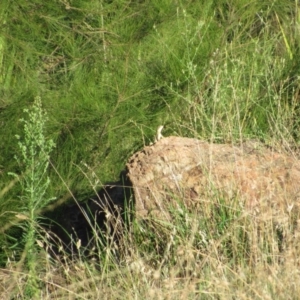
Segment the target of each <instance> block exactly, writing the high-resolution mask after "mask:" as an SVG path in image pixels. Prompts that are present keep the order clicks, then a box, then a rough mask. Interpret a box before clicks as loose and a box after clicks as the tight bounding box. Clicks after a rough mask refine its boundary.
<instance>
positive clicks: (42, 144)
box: [11, 97, 54, 297]
mask: <svg viewBox="0 0 300 300" xmlns="http://www.w3.org/2000/svg"><path fill="white" fill-rule="evenodd" d="M24 112H25V113H27V115H28V118H27V119H21V120H20V121H21V122H22V123H23V124H24V137H21V136H19V135H17V136H16V137H17V139H18V146H19V149H20V156H16V157H15V158H16V160H17V162H18V164H19V165H20V166H21V167H23V168H24V172H23V174H22V175H17V174H15V173H11V174H12V175H13V176H15V177H17V178H18V180H19V182H20V184H21V187H22V195H21V196H20V209H21V212H20V213H18V214H17V215H16V217H17V218H21V219H24V221H25V225H23V226H22V229H23V230H24V234H23V238H24V240H23V242H24V243H25V248H24V252H23V256H22V259H21V263H22V262H23V261H25V264H26V266H27V267H28V270H29V276H28V282H27V289H26V293H28V294H29V295H30V296H31V297H34V296H37V291H38V289H37V287H38V286H37V276H36V267H37V264H36V255H37V223H38V217H39V216H38V211H39V210H40V209H42V208H44V207H45V206H46V205H47V204H48V203H49V202H51V201H52V200H53V198H47V197H46V191H47V188H48V186H49V184H50V179H49V177H48V175H47V168H48V165H49V154H50V152H51V150H52V149H53V147H54V142H53V141H52V140H51V139H49V140H47V139H46V138H45V135H44V129H45V122H46V120H47V117H46V113H45V112H43V109H42V104H41V99H40V97H36V98H35V101H34V103H33V106H32V108H31V109H30V110H29V109H24Z"/></svg>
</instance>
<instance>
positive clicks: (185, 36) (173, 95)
mask: <svg viewBox="0 0 300 300" xmlns="http://www.w3.org/2000/svg"><path fill="white" fill-rule="evenodd" d="M299 30H300V10H299V5H298V1H296V0H291V1H287V0H270V1H258V0H255V1H250V2H249V1H245V0H221V1H213V0H208V1H203V0H199V1H170V0H159V1H158V0H153V1H149V0H144V1H126V0H124V1H120V0H116V1H98V0H90V1H85V0H70V1H67V0H62V1H56V0H51V1H40V0H33V1H26V0H19V1H17V2H12V1H9V0H1V4H0V153H1V155H0V178H1V180H0V216H1V217H0V244H1V248H0V249H1V250H0V263H1V265H2V266H6V269H5V271H3V274H4V275H6V274H8V275H7V276H8V277H9V276H11V275H12V274H13V275H14V277H15V279H16V280H15V281H14V282H18V284H17V285H16V284H15V283H14V284H13V285H12V284H11V282H10V284H9V286H8V287H6V288H5V290H6V293H11V295H15V296H16V295H17V294H18V295H19V297H23V298H26V297H29V296H28V295H30V294H28V293H29V292H28V285H27V287H26V284H25V283H26V282H29V283H30V284H32V287H33V288H32V289H31V290H30V288H29V291H30V292H31V293H33V294H31V296H30V297H37V298H43V299H44V298H45V299H47V297H48V298H51V299H53V297H57V298H58V299H64V298H66V295H67V294H68V293H69V294H72V295H73V296H74V297H75V298H76V299H77V298H78V299H97V298H102V297H103V295H105V296H104V297H107V298H112V299H119V298H122V299H123V298H124V299H130V298H141V299H142V298H147V299H152V298H167V297H169V298H170V299H176V298H186V299H188V298H191V299H193V298H195V297H199V298H201V299H202V298H203V299H206V298H207V299H229V298H234V297H235V298H245V299H246V298H247V299H250V298H251V299H272V298H274V297H276V298H277V299H289V297H290V299H296V298H297V297H298V295H299V294H300V291H299V288H298V286H297V282H299V275H298V271H297V266H296V264H295V257H296V256H297V253H296V249H297V247H298V246H299V245H297V242H296V241H297V239H294V237H297V232H296V231H297V230H296V229H295V228H296V227H297V226H296V223H297V216H293V217H292V216H291V218H290V219H288V220H287V221H286V222H287V223H286V224H287V225H286V227H284V228H281V229H280V228H279V229H278V228H277V229H276V230H274V227H273V223H272V220H270V221H265V222H261V223H258V221H257V220H255V219H251V218H249V217H247V216H244V215H243V214H240V213H238V211H239V210H238V209H237V207H235V206H234V205H232V207H226V208H224V203H223V200H222V201H221V199H214V200H213V201H212V202H213V203H214V204H215V206H216V207H221V208H219V209H214V208H211V207H208V206H207V207H206V206H205V207H204V208H203V214H202V215H203V220H204V221H203V220H201V221H200V220H198V218H199V217H198V216H197V214H196V213H191V212H185V211H184V212H181V213H180V214H179V213H178V212H174V214H175V216H174V224H171V225H170V226H167V228H163V227H162V228H160V227H159V228H157V227H151V226H150V225H147V226H146V225H145V224H134V225H135V226H134V230H133V232H130V233H128V236H127V235H126V237H124V248H125V249H126V248H128V245H130V248H131V250H130V251H128V253H127V254H128V255H125V256H126V257H127V258H126V259H124V262H123V261H122V263H120V264H118V263H116V262H115V261H114V258H113V257H112V256H110V255H108V254H107V255H106V256H105V257H104V258H101V260H104V263H103V265H104V266H105V267H103V268H102V269H101V270H100V271H99V270H98V269H97V268H96V269H93V267H92V266H91V265H90V264H88V263H86V262H84V261H83V260H82V261H81V260H80V262H78V263H71V262H70V263H69V264H67V263H66V264H65V265H61V266H60V268H58V269H57V268H55V267H54V266H53V265H51V264H50V263H49V261H48V260H47V258H45V259H42V258H41V257H42V255H40V253H39V255H38V256H39V258H40V259H41V262H38V266H39V270H37V266H36V265H35V263H34V264H31V263H32V262H33V260H32V259H31V258H29V257H27V258H26V260H25V261H26V263H24V264H21V263H20V261H22V253H23V254H24V253H25V255H28V253H29V252H28V251H25V252H24V251H23V249H22V245H21V244H22V243H20V239H19V238H18V236H19V235H20V234H22V236H23V237H24V239H23V242H24V243H25V246H26V245H27V246H26V247H29V248H31V249H33V250H32V251H33V252H35V251H41V250H40V249H39V248H38V247H37V246H38V245H36V243H34V244H33V242H35V239H36V238H37V236H36V234H37V231H36V229H37V227H36V226H38V222H37V220H38V217H39V213H38V212H39V210H43V209H45V207H46V205H47V204H48V203H49V201H48V200H46V199H52V197H53V196H56V197H57V198H58V201H59V200H61V199H64V198H66V195H67V194H69V193H70V191H72V192H76V193H78V195H80V194H81V193H82V194H83V193H85V192H87V191H90V190H92V189H94V188H95V187H101V185H102V184H103V183H105V182H107V181H109V180H115V179H116V178H117V177H118V174H119V172H120V171H121V170H122V169H123V168H124V165H125V162H126V160H127V159H128V157H129V156H130V155H131V154H132V153H133V152H135V151H136V150H138V149H140V148H141V147H143V145H144V144H149V143H150V141H151V140H152V139H153V136H154V134H155V131H156V128H157V126H158V125H161V124H164V125H165V131H164V135H166V136H168V135H180V136H188V137H196V138H200V139H206V140H210V141H212V142H236V141H240V140H244V139H249V138H251V139H252V138H255V139H260V140H261V141H263V142H265V143H266V144H277V145H278V144H280V145H284V146H285V147H288V148H291V149H295V147H296V146H297V145H298V143H299V141H300V135H299V120H300V118H299V117H300V111H299V70H300V61H299V57H300V55H299V54H300V53H299V41H300V31H299ZM38 95H40V97H41V101H42V108H43V109H44V111H46V112H47V115H48V117H49V119H48V120H47V122H45V123H44V120H42V119H40V121H37V120H36V121H34V120H32V119H30V120H28V121H27V122H31V121H33V123H25V124H32V125H33V127H32V128H33V129H36V130H38V129H39V128H40V129H42V128H43V129H42V131H43V134H42V139H43V144H42V145H39V151H40V152H39V153H40V154H41V157H38V159H37V162H38V163H40V164H41V165H40V167H41V169H36V168H37V165H36V164H35V163H33V164H32V163H30V162H29V161H28V159H31V158H30V156H26V155H28V154H26V155H25V156H24V154H23V153H24V152H22V151H21V156H22V159H21V160H19V161H17V160H15V159H14V157H15V156H16V155H17V156H18V155H19V153H20V147H19V145H20V144H19V143H18V140H17V139H16V138H15V136H16V135H19V136H20V137H21V140H20V141H23V142H26V138H28V132H26V130H25V131H24V126H23V125H24V122H20V119H22V118H24V119H25V120H26V116H25V115H24V109H28V111H31V109H32V107H36V106H34V105H36V104H34V103H35V102H34V101H35V100H34V99H36V96H38ZM39 125H42V127H39ZM23 136H24V140H22V139H23ZM51 140H53V142H54V143H55V145H56V147H55V148H53V149H52V151H51V152H50V150H51V143H50V144H47V143H48V142H47V141H51ZM23 145H24V144H23ZM47 145H48V146H47ZM42 147H45V149H44V150H43V148H42ZM48 155H49V156H50V161H51V164H50V166H49V168H48V169H47V168H46V166H47V165H48V162H49V160H48ZM24 159H25V160H24ZM30 167H32V168H33V169H32V170H31V171H32V172H31V174H32V177H30V179H28V181H26V179H25V178H27V176H29V175H28V174H29V173H28V174H27V172H30V171H28V170H29V169H28V168H30ZM9 173H14V174H17V177H18V178H19V179H20V180H16V178H14V177H12V176H11V175H9ZM91 173H92V174H94V175H95V177H93V180H94V179H95V180H94V181H91V180H90V178H91V176H90V174H91ZM43 176H44V177H43ZM41 177H43V178H44V179H45V181H42V182H37V180H38V178H41ZM22 178H24V179H22ZM28 178H29V177H28ZM46 178H48V179H47V180H46ZM22 180H25V181H22ZM20 182H21V183H22V182H23V184H19V183H20ZM24 184H25V185H24ZM27 184H29V185H27ZM29 190H31V191H36V192H34V193H33V194H32V195H31V196H30V195H29V193H28V191H29ZM37 194H38V195H37ZM22 199H23V200H24V201H23V200H22ZM78 200H81V199H78ZM21 201H23V202H22V205H20V202H21ZM206 205H208V204H206ZM31 213H32V214H31ZM182 213H183V215H182ZM29 215H30V218H29V220H28V219H27V217H26V220H20V218H19V219H18V218H16V216H19V217H20V216H23V217H24V216H29ZM23 222H25V223H23ZM24 224H25V225H24ZM13 225H17V226H13ZM31 226H33V227H31ZM144 226H145V227H144ZM20 227H22V233H20V231H19V230H20ZM30 232H31V233H30ZM258 232H259V233H260V235H259V237H255V234H257V233H258ZM283 240H284V242H283ZM28 243H31V244H28ZM282 243H283V244H282ZM23 246H24V245H23ZM126 246H127V247H126ZM26 247H25V248H26ZM282 247H285V249H287V250H288V251H287V254H286V255H285V256H284V257H280V255H281V254H280V251H279V250H278V248H282ZM30 261H31V263H30ZM4 275H3V278H4V277H5V276H4ZM24 278H25V279H24ZM28 278H31V280H32V281H30V280H29V281H28V280H27V279H28ZM3 280H4V279H3ZM3 282H4V281H3ZM79 283H83V284H79ZM37 285H39V287H42V288H41V290H40V291H37V289H36V288H37ZM34 288H35V289H34ZM53 289H54V290H55V293H54V294H55V296H53V295H54V294H52V295H51V293H52V292H53ZM287 290H289V295H287V294H286V293H285V291H287ZM0 293H2V291H0ZM37 293H40V294H39V296H37ZM11 295H10V294H9V296H7V298H9V297H10V296H11Z"/></svg>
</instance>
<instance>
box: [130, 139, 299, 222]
mask: <svg viewBox="0 0 300 300" xmlns="http://www.w3.org/2000/svg"><path fill="white" fill-rule="evenodd" d="M126 168H127V173H128V177H129V179H130V181H131V183H132V186H133V191H134V195H135V201H136V213H137V216H138V217H143V218H144V217H145V216H149V215H154V216H156V217H157V216H158V217H160V218H161V217H163V218H164V217H168V215H169V214H168V211H169V209H170V207H175V208H176V207H178V205H181V204H182V203H184V205H185V206H186V207H189V208H191V207H195V208H197V207H199V205H200V206H201V203H204V202H205V201H214V199H216V197H222V198H224V199H225V201H228V204H230V201H233V199H235V200H236V199H237V200H238V201H239V203H240V206H241V207H242V208H245V211H249V212H251V213H255V214H257V213H259V212H261V211H266V209H271V210H272V215H274V214H278V213H279V212H285V213H286V212H288V211H289V210H291V209H293V208H294V207H296V206H298V202H299V198H300V184H299V183H300V163H299V160H298V159H297V158H296V157H295V156H294V155H292V154H291V153H289V154H287V153H284V152H276V151H275V150H272V149H270V148H267V147H265V146H263V145H262V144H260V143H256V142H248V143H245V144H242V145H240V146H234V145H229V144H211V143H208V142H205V141H200V140H197V139H192V138H182V137H174V136H171V137H167V138H163V139H161V140H160V141H158V142H157V143H155V144H153V145H151V146H147V147H145V148H144V149H143V150H141V151H139V152H137V153H136V154H134V155H133V156H132V157H131V158H130V159H129V161H128V163H127V165H126Z"/></svg>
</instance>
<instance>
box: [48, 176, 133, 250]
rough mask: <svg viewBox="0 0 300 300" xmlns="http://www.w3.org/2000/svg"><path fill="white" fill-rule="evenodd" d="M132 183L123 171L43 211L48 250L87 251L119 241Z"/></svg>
mask: <svg viewBox="0 0 300 300" xmlns="http://www.w3.org/2000/svg"><path fill="white" fill-rule="evenodd" d="M130 198H131V187H130V182H129V181H128V180H126V176H125V173H124V172H121V174H120V180H119V181H117V182H110V183H107V184H106V185H105V186H104V187H103V188H102V189H100V190H99V191H97V193H94V195H91V196H90V197H87V199H83V201H80V202H77V200H76V197H74V199H70V201H67V203H66V204H63V205H60V206H59V207H57V208H56V209H55V210H53V211H51V212H49V213H47V214H46V215H45V217H46V219H47V220H49V221H46V223H48V224H47V225H46V229H47V233H48V236H49V245H51V247H50V248H49V247H48V251H49V252H50V254H52V255H54V256H56V255H58V254H59V252H62V253H69V254H75V255H77V254H78V253H79V252H81V253H83V254H84V255H86V254H87V253H89V252H90V251H91V250H92V249H93V248H95V246H96V245H97V244H99V242H100V243H102V245H105V244H106V243H107V242H108V239H109V241H110V242H111V241H113V242H115V243H118V241H119V239H120V237H121V236H122V234H123V231H124V228H125V227H126V226H127V225H128V221H129V219H130V218H131V217H130V215H131V211H132V210H131V207H132V204H131V200H130Z"/></svg>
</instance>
